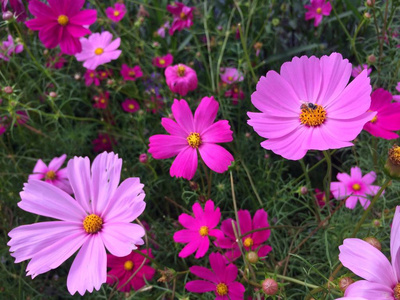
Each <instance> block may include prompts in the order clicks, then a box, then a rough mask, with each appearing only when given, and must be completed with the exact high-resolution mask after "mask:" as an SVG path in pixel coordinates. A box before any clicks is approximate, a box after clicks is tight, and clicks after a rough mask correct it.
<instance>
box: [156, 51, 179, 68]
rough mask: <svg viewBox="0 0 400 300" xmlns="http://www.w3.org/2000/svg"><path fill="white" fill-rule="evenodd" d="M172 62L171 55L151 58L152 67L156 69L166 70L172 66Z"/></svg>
mask: <svg viewBox="0 0 400 300" xmlns="http://www.w3.org/2000/svg"><path fill="white" fill-rule="evenodd" d="M173 61H174V57H173V56H172V54H170V53H168V54H167V55H164V56H157V57H154V58H153V66H156V67H158V68H166V67H168V66H170V65H172V62H173Z"/></svg>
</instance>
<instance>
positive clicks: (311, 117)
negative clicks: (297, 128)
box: [300, 104, 326, 127]
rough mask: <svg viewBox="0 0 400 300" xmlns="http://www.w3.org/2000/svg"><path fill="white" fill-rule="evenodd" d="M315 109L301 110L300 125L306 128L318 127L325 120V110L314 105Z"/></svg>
mask: <svg viewBox="0 0 400 300" xmlns="http://www.w3.org/2000/svg"><path fill="white" fill-rule="evenodd" d="M314 105H315V108H308V107H307V108H302V109H301V113H300V122H301V124H304V125H307V126H312V127H314V126H319V125H321V124H322V123H324V122H325V120H326V111H325V109H324V108H323V107H322V106H321V105H318V104H314Z"/></svg>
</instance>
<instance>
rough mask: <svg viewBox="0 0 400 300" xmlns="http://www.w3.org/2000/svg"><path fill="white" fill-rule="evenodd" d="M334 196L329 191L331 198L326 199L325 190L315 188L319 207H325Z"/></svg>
mask: <svg viewBox="0 0 400 300" xmlns="http://www.w3.org/2000/svg"><path fill="white" fill-rule="evenodd" d="M332 198H333V195H332V192H329V199H328V200H326V197H325V192H324V191H321V190H320V189H318V188H316V189H315V201H316V202H317V204H318V206H319V207H321V208H322V207H324V206H325V205H326V204H327V203H328V202H329V200H330V199H332Z"/></svg>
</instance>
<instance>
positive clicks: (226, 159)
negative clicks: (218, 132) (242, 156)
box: [196, 143, 234, 173]
mask: <svg viewBox="0 0 400 300" xmlns="http://www.w3.org/2000/svg"><path fill="white" fill-rule="evenodd" d="M199 152H200V155H201V158H202V159H203V161H204V162H205V164H206V165H207V166H208V167H209V168H210V169H211V170H213V171H215V172H217V173H223V172H225V171H227V170H228V167H229V166H230V165H231V163H232V162H233V161H234V158H233V156H232V155H231V154H230V153H229V152H228V151H227V150H225V149H224V148H222V147H221V146H219V145H216V144H210V143H207V144H202V145H201V146H200V147H199ZM196 167H197V166H196Z"/></svg>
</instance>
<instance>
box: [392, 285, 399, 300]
mask: <svg viewBox="0 0 400 300" xmlns="http://www.w3.org/2000/svg"><path fill="white" fill-rule="evenodd" d="M393 294H394V298H395V299H396V300H400V283H398V284H396V286H395V287H394V289H393Z"/></svg>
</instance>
